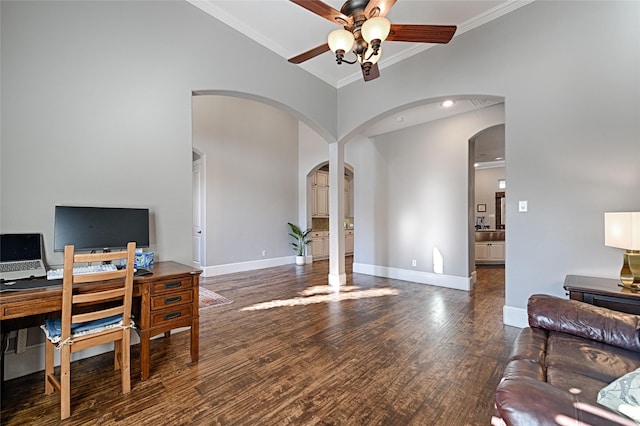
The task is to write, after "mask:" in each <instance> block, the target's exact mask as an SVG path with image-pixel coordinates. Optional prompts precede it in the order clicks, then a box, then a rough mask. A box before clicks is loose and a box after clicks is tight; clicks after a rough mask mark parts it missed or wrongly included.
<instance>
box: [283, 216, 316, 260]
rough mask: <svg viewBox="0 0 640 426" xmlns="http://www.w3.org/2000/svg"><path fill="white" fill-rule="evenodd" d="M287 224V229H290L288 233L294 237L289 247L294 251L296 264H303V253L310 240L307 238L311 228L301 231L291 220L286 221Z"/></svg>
mask: <svg viewBox="0 0 640 426" xmlns="http://www.w3.org/2000/svg"><path fill="white" fill-rule="evenodd" d="M287 225H289V229H290V230H291V232H289V235H290V236H291V237H292V238H293V239H294V241H292V242H291V247H292V248H293V250H294V251H295V252H296V265H304V263H305V262H304V261H305V257H304V254H305V251H306V248H307V244H309V243H310V242H311V239H309V238H308V236H309V234H310V233H311V228H308V229H307V230H305V231H303V230H302V229H300V227H299V226H298V225H294V224H293V223H291V222H288V223H287Z"/></svg>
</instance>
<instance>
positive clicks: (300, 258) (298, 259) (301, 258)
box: [296, 256, 304, 265]
mask: <svg viewBox="0 0 640 426" xmlns="http://www.w3.org/2000/svg"><path fill="white" fill-rule="evenodd" d="M296 265H304V256H296Z"/></svg>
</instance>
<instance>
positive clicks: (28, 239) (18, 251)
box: [0, 234, 47, 281]
mask: <svg viewBox="0 0 640 426" xmlns="http://www.w3.org/2000/svg"><path fill="white" fill-rule="evenodd" d="M46 276H47V271H46V269H45V267H44V262H43V261H42V238H41V236H40V234H0V279H1V280H5V281H9V280H20V279H25V278H32V277H46Z"/></svg>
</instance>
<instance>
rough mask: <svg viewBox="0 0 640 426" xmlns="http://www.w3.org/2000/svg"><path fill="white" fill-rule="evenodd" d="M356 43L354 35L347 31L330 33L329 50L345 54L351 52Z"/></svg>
mask: <svg viewBox="0 0 640 426" xmlns="http://www.w3.org/2000/svg"><path fill="white" fill-rule="evenodd" d="M354 41H355V39H354V37H353V34H351V33H350V32H349V31H347V30H335V31H331V32H330V33H329V39H328V42H329V49H331V51H332V52H333V53H336V51H338V50H344V51H345V52H349V51H351V48H352V47H353V42H354Z"/></svg>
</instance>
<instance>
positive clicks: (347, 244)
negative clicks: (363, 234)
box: [344, 229, 354, 254]
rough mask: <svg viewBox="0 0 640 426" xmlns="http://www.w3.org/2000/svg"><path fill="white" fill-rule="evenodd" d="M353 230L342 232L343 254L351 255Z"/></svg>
mask: <svg viewBox="0 0 640 426" xmlns="http://www.w3.org/2000/svg"><path fill="white" fill-rule="evenodd" d="M353 239H354V238H353V229H347V230H345V231H344V253H345V254H353Z"/></svg>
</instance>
